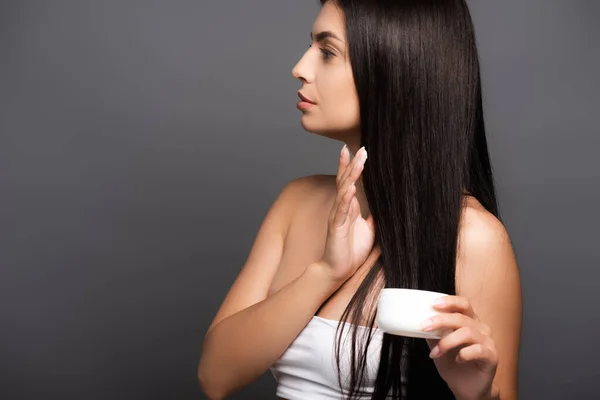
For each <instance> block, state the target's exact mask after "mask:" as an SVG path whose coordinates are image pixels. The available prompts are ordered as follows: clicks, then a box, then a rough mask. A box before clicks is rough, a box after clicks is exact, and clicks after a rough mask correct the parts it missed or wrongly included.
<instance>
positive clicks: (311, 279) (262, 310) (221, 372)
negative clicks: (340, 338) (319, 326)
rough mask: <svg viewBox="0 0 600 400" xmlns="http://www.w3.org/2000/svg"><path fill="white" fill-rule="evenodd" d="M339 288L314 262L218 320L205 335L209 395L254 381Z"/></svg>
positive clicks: (203, 363)
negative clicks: (277, 287) (267, 294)
mask: <svg viewBox="0 0 600 400" xmlns="http://www.w3.org/2000/svg"><path fill="white" fill-rule="evenodd" d="M338 287H339V286H338V285H336V284H335V283H334V282H333V280H331V279H328V278H327V276H326V275H325V273H324V270H322V269H321V267H320V265H319V264H318V263H314V264H311V265H309V266H308V268H307V269H306V270H305V271H304V273H303V274H302V275H300V277H298V278H296V279H295V280H294V281H292V282H290V283H289V284H288V285H286V286H284V287H283V288H282V289H281V290H279V291H278V292H277V293H275V294H274V295H272V296H271V297H269V298H267V299H266V300H263V301H261V302H259V303H256V304H254V305H253V306H251V307H248V308H246V309H244V310H242V311H240V312H238V313H236V314H234V315H232V316H230V317H227V318H225V319H224V320H222V321H221V322H219V323H218V324H217V325H216V326H215V327H214V328H213V329H211V330H210V331H209V333H208V334H207V336H206V338H205V340H204V347H203V354H202V358H201V360H200V365H199V368H198V376H199V379H200V382H201V383H202V387H203V389H204V391H205V392H206V394H207V395H208V396H209V398H211V399H223V398H225V397H227V396H229V395H231V394H232V393H234V392H236V391H238V390H239V389H241V388H243V387H244V386H246V385H248V384H250V383H252V382H253V381H255V380H256V379H257V378H258V377H259V376H260V375H261V374H262V373H264V372H265V371H266V370H267V369H268V368H269V367H270V366H271V365H273V363H275V361H277V360H278V359H279V357H281V355H282V354H283V353H284V352H285V350H286V348H287V347H288V346H289V345H290V343H291V342H292V341H293V340H294V339H295V338H296V336H298V334H299V333H300V332H301V331H302V329H303V328H304V327H305V326H306V324H307V323H308V322H309V321H310V319H311V318H312V317H313V315H314V313H315V312H316V311H317V310H318V309H319V306H320V305H321V304H322V303H323V302H324V301H325V300H327V298H328V297H329V296H330V295H331V294H332V293H333V292H335V290H336V289H337V288H338Z"/></svg>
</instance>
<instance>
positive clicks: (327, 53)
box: [321, 49, 334, 60]
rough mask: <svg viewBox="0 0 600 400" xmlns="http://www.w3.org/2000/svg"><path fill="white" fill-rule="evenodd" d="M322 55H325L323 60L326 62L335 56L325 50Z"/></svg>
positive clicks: (322, 50)
mask: <svg viewBox="0 0 600 400" xmlns="http://www.w3.org/2000/svg"><path fill="white" fill-rule="evenodd" d="M321 53H323V58H324V59H325V60H328V59H329V58H331V57H333V56H334V54H333V53H332V52H330V51H329V50H325V49H321Z"/></svg>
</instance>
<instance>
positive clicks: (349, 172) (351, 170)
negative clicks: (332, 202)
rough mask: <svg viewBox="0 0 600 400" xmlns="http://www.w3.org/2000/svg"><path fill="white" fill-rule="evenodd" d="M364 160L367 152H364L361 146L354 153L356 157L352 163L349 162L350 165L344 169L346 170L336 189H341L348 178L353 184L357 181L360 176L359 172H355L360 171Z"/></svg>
mask: <svg viewBox="0 0 600 400" xmlns="http://www.w3.org/2000/svg"><path fill="white" fill-rule="evenodd" d="M366 159H367V151H366V150H365V148H364V146H363V147H361V148H360V149H358V151H357V152H356V155H355V156H354V158H353V159H352V162H350V164H348V166H347V167H346V170H345V171H344V173H343V174H342V177H341V179H340V181H339V184H338V189H340V188H342V187H343V185H344V182H345V181H346V180H347V179H348V178H349V177H352V178H353V179H352V181H353V182H355V181H356V180H357V179H358V176H359V175H360V172H361V171H357V170H362V166H363V165H364V162H365V160H366Z"/></svg>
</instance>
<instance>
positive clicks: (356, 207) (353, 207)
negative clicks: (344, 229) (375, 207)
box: [348, 196, 360, 223]
mask: <svg viewBox="0 0 600 400" xmlns="http://www.w3.org/2000/svg"><path fill="white" fill-rule="evenodd" d="M359 215H360V204H359V203H358V199H357V198H356V196H352V199H350V211H349V215H348V216H349V217H350V222H351V223H352V222H354V221H356V219H357V218H358V216H359Z"/></svg>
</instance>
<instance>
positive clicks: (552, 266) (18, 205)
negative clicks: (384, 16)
mask: <svg viewBox="0 0 600 400" xmlns="http://www.w3.org/2000/svg"><path fill="white" fill-rule="evenodd" d="M471 6H472V13H473V17H474V20H475V25H476V29H477V35H478V36H477V37H478V42H479V50H480V56H481V63H482V72H483V80H484V91H485V92H484V93H485V100H484V101H485V108H486V117H487V127H488V132H489V133H488V137H489V146H490V152H491V156H492V161H493V163H494V167H495V172H496V178H497V182H498V189H499V198H500V205H501V207H502V212H503V216H504V220H505V223H506V226H507V228H508V230H509V232H510V234H511V236H512V239H513V242H514V246H515V250H516V253H517V258H518V261H519V265H520V268H521V272H522V283H523V293H524V301H525V310H524V327H523V340H522V357H521V363H520V394H521V397H522V398H524V399H562V398H569V399H591V398H598V395H597V393H596V387H597V384H598V378H600V368H599V367H598V356H599V355H600V352H599V351H598V350H599V347H600V345H599V344H598V333H600V329H599V328H600V316H599V313H598V311H597V306H596V305H597V304H598V300H597V295H596V294H597V292H598V291H597V289H596V288H597V287H598V284H597V278H598V277H599V270H598V267H599V265H600V262H599V261H600V257H599V256H598V252H597V247H598V246H597V245H598V226H599V223H600V220H599V215H598V214H599V212H598V205H599V204H600V189H599V187H598V182H599V178H600V160H599V158H598V157H597V156H596V153H597V151H598V145H599V144H600V139H599V138H598V131H599V129H598V127H597V117H598V112H599V111H600V107H599V106H600V100H599V95H598V93H599V92H598V89H599V88H600V85H599V83H600V82H599V78H598V77H597V74H598V71H600V46H598V41H599V39H600V28H599V25H598V22H597V21H598V17H599V15H600V3H599V2H597V1H594V0H588V1H585V0H579V1H576V0H562V1H561V0H551V1H550V0H503V1H479V2H475V1H472V2H471ZM317 12H318V5H317V1H316V0H314V1H312V0H309V1H292V0H287V1H281V0H254V1H251V2H250V1H241V0H228V1H219V2H216V1H215V2H207V1H199V2H198V1H191V0H190V1H183V0H181V1H173V0H171V1H162V2H159V1H94V2H92V1H75V0H73V1H58V0H57V1H52V2H50V1H22V0H20V1H17V0H13V1H7V0H2V2H1V3H0V139H1V141H0V201H1V203H0V204H1V207H0V235H1V236H0V263H1V266H0V268H1V269H0V271H1V272H0V274H1V275H0V300H1V301H0V320H1V321H2V325H1V329H0V398H2V399H38V398H61V399H107V398H111V399H172V398H177V399H196V398H203V395H202V394H201V392H200V390H199V386H198V384H197V381H196V365H197V362H198V359H199V354H200V348H201V343H202V339H203V336H204V333H205V331H206V329H207V328H208V325H209V323H210V322H211V320H212V318H213V316H214V313H215V312H216V310H217V308H218V306H219V304H220V302H221V301H222V299H223V297H224V295H225V293H226V291H227V290H228V288H229V286H230V285H231V283H232V282H233V280H234V278H235V276H236V275H237V273H238V271H239V269H240V268H241V266H242V265H243V263H244V261H245V258H246V256H247V254H248V251H249V250H250V247H251V245H252V241H253V239H254V235H255V234H256V231H257V229H258V226H259V224H260V222H261V221H262V219H263V217H264V215H265V213H266V212H267V210H268V209H269V207H270V205H271V203H272V201H273V200H274V199H275V197H276V195H277V193H278V192H279V190H280V189H281V188H282V187H283V185H284V184H285V183H286V182H287V181H289V180H290V179H292V178H295V177H297V176H301V175H308V174H314V173H335V167H336V162H337V152H338V150H339V148H340V143H338V142H334V141H330V140H327V139H324V138H321V137H318V136H315V135H313V134H310V133H307V132H305V131H303V130H302V128H301V127H300V125H299V117H300V112H299V111H298V110H297V109H296V108H295V103H296V100H297V96H296V91H297V90H298V89H299V88H300V83H299V82H298V81H295V80H294V79H293V78H292V76H291V69H292V67H293V66H294V64H295V63H296V62H297V60H298V59H299V58H300V57H301V55H302V54H303V52H304V51H305V49H306V48H307V46H308V45H309V37H308V35H309V32H310V29H311V26H312V22H313V21H314V18H315V16H316V14H317ZM274 389H275V383H274V381H273V378H272V376H271V375H270V373H267V374H265V375H264V376H263V377H262V378H261V379H260V380H259V381H257V382H256V383H255V384H253V385H251V386H249V387H248V388H246V389H244V390H243V391H242V392H240V393H239V394H238V395H236V396H233V398H235V399H244V398H273V397H274Z"/></svg>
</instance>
